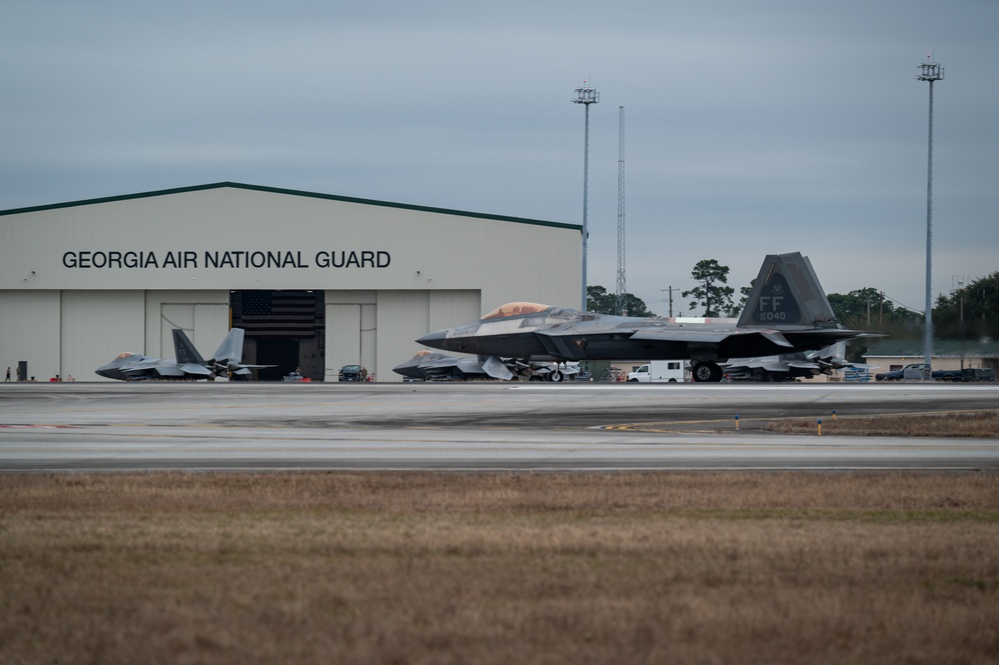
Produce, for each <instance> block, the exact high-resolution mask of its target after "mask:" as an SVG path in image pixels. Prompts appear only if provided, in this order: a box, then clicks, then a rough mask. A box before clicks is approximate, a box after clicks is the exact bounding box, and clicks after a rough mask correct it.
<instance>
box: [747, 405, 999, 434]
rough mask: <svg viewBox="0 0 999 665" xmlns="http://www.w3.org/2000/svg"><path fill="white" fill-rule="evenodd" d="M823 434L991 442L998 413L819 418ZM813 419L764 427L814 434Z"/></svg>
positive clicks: (997, 429) (996, 429)
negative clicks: (946, 438) (950, 438)
mask: <svg viewBox="0 0 999 665" xmlns="http://www.w3.org/2000/svg"><path fill="white" fill-rule="evenodd" d="M821 420H822V433H823V434H833V435H835V434H842V435H846V436H931V437H965V438H972V439H995V438H997V437H999V411H969V412H966V413H941V414H920V415H902V416H884V415H882V416H870V417H864V416H847V417H842V416H841V417H838V418H832V417H825V418H822V419H821ZM817 426H818V421H817V419H815V418H789V419H786V420H775V421H773V422H771V423H768V424H767V426H766V429H767V430H768V431H771V432H781V433H785V434H803V433H814V432H816V431H817Z"/></svg>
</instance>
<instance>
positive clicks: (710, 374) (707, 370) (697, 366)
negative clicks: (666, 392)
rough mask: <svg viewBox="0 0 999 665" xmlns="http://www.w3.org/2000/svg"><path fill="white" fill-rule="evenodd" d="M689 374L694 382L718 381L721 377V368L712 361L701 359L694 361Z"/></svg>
mask: <svg viewBox="0 0 999 665" xmlns="http://www.w3.org/2000/svg"><path fill="white" fill-rule="evenodd" d="M690 375H691V376H692V377H693V379H694V381H695V382H696V383H718V382H719V381H721V379H722V370H721V367H719V366H718V365H716V364H715V363H713V362H709V361H702V362H698V363H694V368H693V369H692V370H691V372H690Z"/></svg>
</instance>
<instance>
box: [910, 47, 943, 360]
mask: <svg viewBox="0 0 999 665" xmlns="http://www.w3.org/2000/svg"><path fill="white" fill-rule="evenodd" d="M926 59H927V61H926V62H924V63H923V64H921V65H919V68H920V69H921V70H922V73H921V74H920V75H919V76H917V77H916V79H917V80H919V81H929V84H930V130H929V151H928V155H927V159H926V315H925V317H926V318H925V325H924V326H923V328H924V331H923V362H924V363H926V364H927V365H929V364H930V363H931V362H933V289H932V274H933V84H934V83H935V82H937V81H940V80H942V79H943V77H944V70H943V67H941V66H940V65H938V64H937V63H935V62H930V61H929V59H930V56H926Z"/></svg>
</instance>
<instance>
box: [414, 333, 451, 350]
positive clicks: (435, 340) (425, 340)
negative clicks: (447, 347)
mask: <svg viewBox="0 0 999 665" xmlns="http://www.w3.org/2000/svg"><path fill="white" fill-rule="evenodd" d="M447 334H448V331H447V330H438V331H437V332H432V333H427V334H426V335H424V336H423V337H421V338H420V339H418V340H416V343H417V344H422V345H424V346H429V347H433V348H435V349H443V348H444V340H445V339H447Z"/></svg>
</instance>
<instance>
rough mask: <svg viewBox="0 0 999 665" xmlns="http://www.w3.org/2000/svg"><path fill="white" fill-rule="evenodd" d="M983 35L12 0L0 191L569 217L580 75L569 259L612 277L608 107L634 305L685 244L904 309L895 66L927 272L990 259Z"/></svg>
mask: <svg viewBox="0 0 999 665" xmlns="http://www.w3.org/2000/svg"><path fill="white" fill-rule="evenodd" d="M997 35H999V1H997V0H955V1H954V2H950V3H943V2H928V1H923V0H840V1H839V2H828V1H824V2H809V1H807V0H787V1H780V0H757V1H756V2H752V3H750V2H741V1H738V0H717V1H712V0H702V1H696V2H695V1H682V2H670V1H669V0H650V1H647V2H646V1H629V0H621V1H619V2H616V3H608V2H591V1H588V0H574V1H573V2H568V1H566V0H559V1H545V0H532V1H530V2H523V1H521V0H505V1H504V2H474V1H471V2H470V1H469V0H461V1H460V2H458V1H450V0H444V1H440V0H434V1H431V2H423V3H416V2H408V1H402V0H396V1H388V0H381V1H379V0H373V1H361V0H354V1H346V0H316V1H300V0H283V1H282V2H276V1H275V2H264V1H261V0H243V1H241V2H212V1H210V0H200V1H198V2H191V1H187V0H179V1H177V0H175V1H174V2H171V3H151V2H148V3H147V2H136V1H135V0H129V1H117V0H103V1H102V0H95V1H94V2H77V1H75V0H73V1H49V0H37V1H31V2H29V1H27V0H13V1H12V2H8V3H6V4H5V6H4V9H3V12H2V20H0V86H2V89H3V93H2V95H0V117H2V119H3V122H2V123H0V209H3V210H6V209H12V208H19V207H24V206H33V205H44V204H50V203H58V202H64V201H73V200H80V199H88V198H95V197H103V196H115V195H121V194H131V193H137V192H145V191H150V190H157V189H166V188H172V187H184V186H190V185H201V184H208V183H213V182H220V181H235V182H242V183H248V184H253V185H263V186H270V187H285V188H291V189H298V190H306V191H314V192H322V193H327V194H336V195H343V196H355V197H362V198H371V199H378V200H384V201H393V202H399V203H408V204H416V205H427V206H435V207H441V208H453V209H457V210H464V211H472V212H482V213H491V214H500V215H513V216H518V217H526V218H531V219H542V220H552V221H559V222H569V223H576V224H579V223H582V211H583V143H584V142H583V136H584V131H583V130H584V109H583V106H582V105H578V104H573V103H571V102H572V100H573V99H575V97H576V93H575V92H574V90H575V89H576V88H579V87H581V86H583V85H584V81H587V85H592V86H593V87H595V88H596V89H597V90H598V92H599V94H600V101H599V103H598V104H594V105H592V106H590V180H589V182H590V188H589V193H590V197H589V198H590V205H589V224H590V252H589V259H590V260H589V280H588V281H589V283H590V284H601V285H603V286H605V287H606V288H607V289H608V290H609V291H612V292H613V291H614V289H615V285H616V281H617V217H618V161H619V160H618V138H619V132H618V124H619V123H618V120H619V107H621V106H624V107H625V125H626V130H625V144H626V155H625V169H626V218H627V285H628V291H630V292H632V293H634V294H635V295H637V296H638V297H640V298H642V299H643V300H645V302H646V303H647V304H648V305H649V307H650V309H652V310H653V311H655V312H657V313H660V314H666V313H667V307H668V305H667V303H666V302H665V299H666V293H665V291H664V290H665V289H667V287H670V286H672V287H674V288H681V289H689V288H691V287H693V286H694V284H693V282H692V281H691V279H690V272H691V269H692V268H693V266H694V264H695V263H697V262H698V261H699V260H702V259H717V260H718V261H719V262H720V263H721V264H722V265H727V266H730V267H731V273H730V279H729V284H730V285H731V286H733V287H735V289H736V291H737V292H738V289H739V287H741V286H743V285H746V284H748V282H749V280H750V279H752V278H753V277H755V276H756V272H757V271H758V269H759V265H760V264H761V262H762V260H763V257H764V255H766V254H768V253H770V254H772V253H780V252H789V251H800V252H802V253H803V254H805V255H807V256H809V257H810V258H811V259H812V264H813V266H814V267H815V269H816V271H817V272H818V275H819V278H820V281H821V282H822V285H823V287H824V288H825V290H826V291H827V292H828V293H847V292H849V291H851V290H854V289H859V288H864V287H874V288H877V289H880V290H883V291H884V292H885V293H886V294H887V296H888V297H890V298H892V299H894V300H895V301H897V302H898V303H900V304H903V305H906V306H909V307H912V308H915V309H917V310H922V308H923V302H924V295H923V294H924V284H925V261H926V184H927V144H928V131H927V129H928V123H927V120H928V113H929V84H927V83H925V82H920V81H917V80H916V76H917V74H918V73H919V69H918V66H919V65H920V64H921V63H923V62H925V61H926V56H927V55H931V56H932V58H933V59H934V60H935V61H936V62H939V63H940V64H941V65H942V66H943V67H944V68H945V72H946V73H945V79H944V80H943V81H941V82H938V83H936V84H935V86H934V91H935V104H934V111H935V141H934V197H933V199H934V212H933V227H934V250H933V264H934V269H933V274H934V278H933V291H934V293H935V294H936V293H939V292H949V291H950V289H951V286H952V284H953V283H954V282H955V279H956V278H955V277H952V276H953V275H970V277H971V279H976V278H980V277H984V276H986V275H989V274H991V273H993V272H996V271H997V270H999V85H997V82H999V69H997V66H999V65H997V58H996V56H997V55H999V37H997ZM495 249H496V248H483V251H495ZM505 249H506V250H507V251H511V252H517V251H520V252H525V253H527V254H529V255H531V256H534V257H536V258H537V260H540V261H543V260H544V247H521V248H517V247H509V248H505ZM674 297H675V299H676V300H675V304H674V314H678V313H684V314H700V312H698V311H690V310H689V309H688V307H687V302H686V301H684V300H682V299H680V298H679V293H676V294H675V295H674ZM552 304H560V305H567V306H577V305H578V303H574V302H573V303H552Z"/></svg>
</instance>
